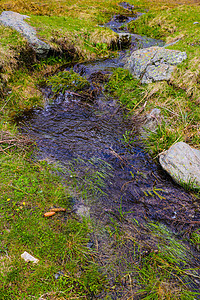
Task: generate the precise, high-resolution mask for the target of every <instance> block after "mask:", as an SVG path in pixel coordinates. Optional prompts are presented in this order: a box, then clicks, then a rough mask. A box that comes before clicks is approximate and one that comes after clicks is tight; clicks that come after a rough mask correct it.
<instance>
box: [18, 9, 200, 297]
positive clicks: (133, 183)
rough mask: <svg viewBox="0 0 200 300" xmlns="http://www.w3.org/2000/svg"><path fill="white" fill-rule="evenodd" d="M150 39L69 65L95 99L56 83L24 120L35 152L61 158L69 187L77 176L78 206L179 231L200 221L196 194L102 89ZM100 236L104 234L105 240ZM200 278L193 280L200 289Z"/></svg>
mask: <svg viewBox="0 0 200 300" xmlns="http://www.w3.org/2000/svg"><path fill="white" fill-rule="evenodd" d="M137 17H138V16H135V15H134V16H114V17H113V19H112V20H111V21H110V22H109V23H108V24H106V25H105V26H108V27H110V28H111V29H113V30H114V31H115V32H118V33H125V34H126V33H127V29H126V26H125V25H126V23H127V22H129V21H131V20H134V19H136V18H137ZM121 27H122V29H121ZM127 34H129V33H127ZM153 45H158V46H163V42H162V41H157V40H154V39H150V38H146V37H141V36H139V35H136V34H131V44H130V48H129V50H120V51H119V56H118V57H117V58H116V57H114V58H110V59H106V60H98V61H95V62H88V63H84V64H76V65H73V66H71V67H72V68H73V70H74V71H75V72H77V73H79V74H80V75H81V76H85V77H86V78H87V79H88V81H89V82H90V84H91V87H92V88H93V89H94V90H95V87H96V86H98V90H97V92H95V93H94V97H95V101H93V102H91V101H90V102H87V101H85V100H84V99H82V97H81V96H80V95H78V94H76V93H73V92H72V91H65V93H64V94H62V93H60V94H59V95H57V96H56V97H55V95H54V93H53V92H52V90H51V87H46V88H45V89H43V94H44V97H45V99H46V103H47V104H46V106H45V108H44V109H41V108H38V109H34V110H33V111H31V112H29V113H25V114H24V115H23V116H22V117H21V118H20V121H19V127H20V131H21V132H22V133H23V134H28V135H29V136H30V137H31V138H33V139H34V140H35V141H36V143H37V152H36V153H35V155H36V156H37V159H46V160H48V161H50V162H58V163H59V164H60V165H61V166H62V168H63V169H65V170H68V171H66V172H65V175H64V181H66V182H68V184H70V183H71V184H72V186H73V184H74V183H75V182H76V183H77V182H78V185H79V188H80V190H82V191H83V194H82V195H81V197H80V196H79V197H78V196H75V197H74V205H75V206H76V207H80V206H84V207H85V208H87V207H89V210H90V215H91V217H92V219H94V220H97V221H96V222H97V223H98V222H101V224H104V225H105V224H107V223H108V221H109V217H110V216H119V215H120V214H119V211H121V212H123V214H124V215H126V218H127V220H132V219H135V220H136V221H137V222H139V223H142V224H143V223H145V222H146V220H151V221H159V222H161V223H162V224H165V225H167V226H168V227H169V228H171V230H173V231H174V232H182V231H183V230H186V231H187V230H190V229H191V227H192V228H195V224H194V223H193V221H195V220H199V216H200V214H199V207H198V203H197V200H196V199H195V198H194V197H192V195H190V194H189V193H187V192H186V191H185V190H184V189H183V188H182V187H180V186H179V185H177V184H176V183H174V182H173V181H172V180H171V178H170V176H168V175H167V174H166V173H165V172H164V171H163V170H162V169H161V167H160V166H159V165H158V164H157V162H156V161H155V160H153V159H152V158H151V157H150V155H149V154H148V153H147V152H146V151H145V148H144V147H143V145H142V142H141V141H140V138H139V136H138V133H137V129H136V126H135V124H134V123H133V121H132V120H130V119H127V118H126V117H125V111H124V110H123V109H122V108H121V107H120V106H119V104H118V102H117V100H116V99H112V98H107V97H106V96H105V95H104V83H105V81H106V80H105V78H106V76H107V75H108V76H109V75H110V74H111V73H112V69H113V68H116V67H123V57H124V56H125V55H126V53H127V51H130V49H131V50H135V49H138V48H144V47H150V46H153ZM69 69H70V68H68V69H67V68H66V70H69ZM130 134H131V135H130ZM129 136H131V140H130V141H129V140H128V139H129ZM127 140H128V141H127ZM87 189H88V190H89V191H91V197H90V200H88V201H86V200H85V199H84V190H87ZM104 225H103V226H104ZM102 239H103V238H100V237H99V244H100V245H101V243H103V242H102ZM104 241H105V237H104ZM188 251H189V252H188V255H192V256H193V257H194V263H193V265H192V266H193V267H196V266H197V265H198V264H199V262H200V256H199V254H198V253H197V251H195V249H189V246H188ZM102 253H103V252H102ZM104 260H106V258H105V257H104ZM116 276H117V275H116ZM198 284H200V283H199V282H196V286H195V285H194V286H193V288H194V290H196V291H197V290H198ZM113 293H114V292H113ZM124 297H125V296H124V294H123V293H122V292H121V290H120V289H119V291H118V292H117V293H116V294H115V295H114V296H113V295H112V299H119V298H121V299H128V298H124ZM99 299H102V298H99ZM135 299H136V298H135ZM198 299H199V298H198Z"/></svg>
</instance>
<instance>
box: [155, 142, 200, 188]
mask: <svg viewBox="0 0 200 300" xmlns="http://www.w3.org/2000/svg"><path fill="white" fill-rule="evenodd" d="M159 161H160V164H161V166H162V167H163V169H164V170H165V171H167V172H168V173H169V174H170V175H171V177H172V178H173V179H174V180H175V181H176V182H178V183H187V184H188V183H189V184H191V185H193V186H194V187H200V150H197V149H194V148H192V147H190V146H189V145H188V144H186V143H184V142H178V143H176V144H174V145H173V146H171V147H170V148H169V150H167V151H165V152H163V153H161V154H160V156H159Z"/></svg>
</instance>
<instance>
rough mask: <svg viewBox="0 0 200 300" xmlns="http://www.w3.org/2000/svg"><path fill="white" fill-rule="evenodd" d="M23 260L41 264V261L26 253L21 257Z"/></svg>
mask: <svg viewBox="0 0 200 300" xmlns="http://www.w3.org/2000/svg"><path fill="white" fill-rule="evenodd" d="M21 258H23V259H24V260H25V261H26V262H29V261H32V262H33V263H34V264H37V263H38V262H39V259H37V258H35V257H34V256H32V255H31V254H29V253H28V252H26V251H25V252H24V253H23V254H22V255H21Z"/></svg>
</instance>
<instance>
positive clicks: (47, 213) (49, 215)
mask: <svg viewBox="0 0 200 300" xmlns="http://www.w3.org/2000/svg"><path fill="white" fill-rule="evenodd" d="M53 215H55V211H48V212H46V213H45V214H44V217H52V216H53Z"/></svg>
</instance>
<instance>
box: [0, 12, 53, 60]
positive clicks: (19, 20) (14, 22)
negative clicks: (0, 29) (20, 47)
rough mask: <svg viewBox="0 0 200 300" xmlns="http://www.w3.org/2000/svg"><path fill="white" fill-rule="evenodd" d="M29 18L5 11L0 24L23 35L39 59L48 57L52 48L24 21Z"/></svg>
mask: <svg viewBox="0 0 200 300" xmlns="http://www.w3.org/2000/svg"><path fill="white" fill-rule="evenodd" d="M27 18H30V17H29V16H26V15H21V14H18V13H16V12H13V11H3V12H2V14H1V15H0V24H2V25H4V26H8V27H11V28H13V29H15V30H16V31H18V32H19V33H21V35H22V36H24V37H25V38H26V39H27V41H28V43H29V45H30V46H31V47H32V48H33V50H34V51H35V52H36V54H37V55H38V56H39V57H46V56H47V54H48V53H49V51H50V49H51V47H50V45H49V44H47V43H45V42H43V41H41V40H40V39H38V38H37V32H36V30H35V29H34V28H33V27H32V26H30V25H29V24H27V23H26V22H25V21H24V19H27Z"/></svg>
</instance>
